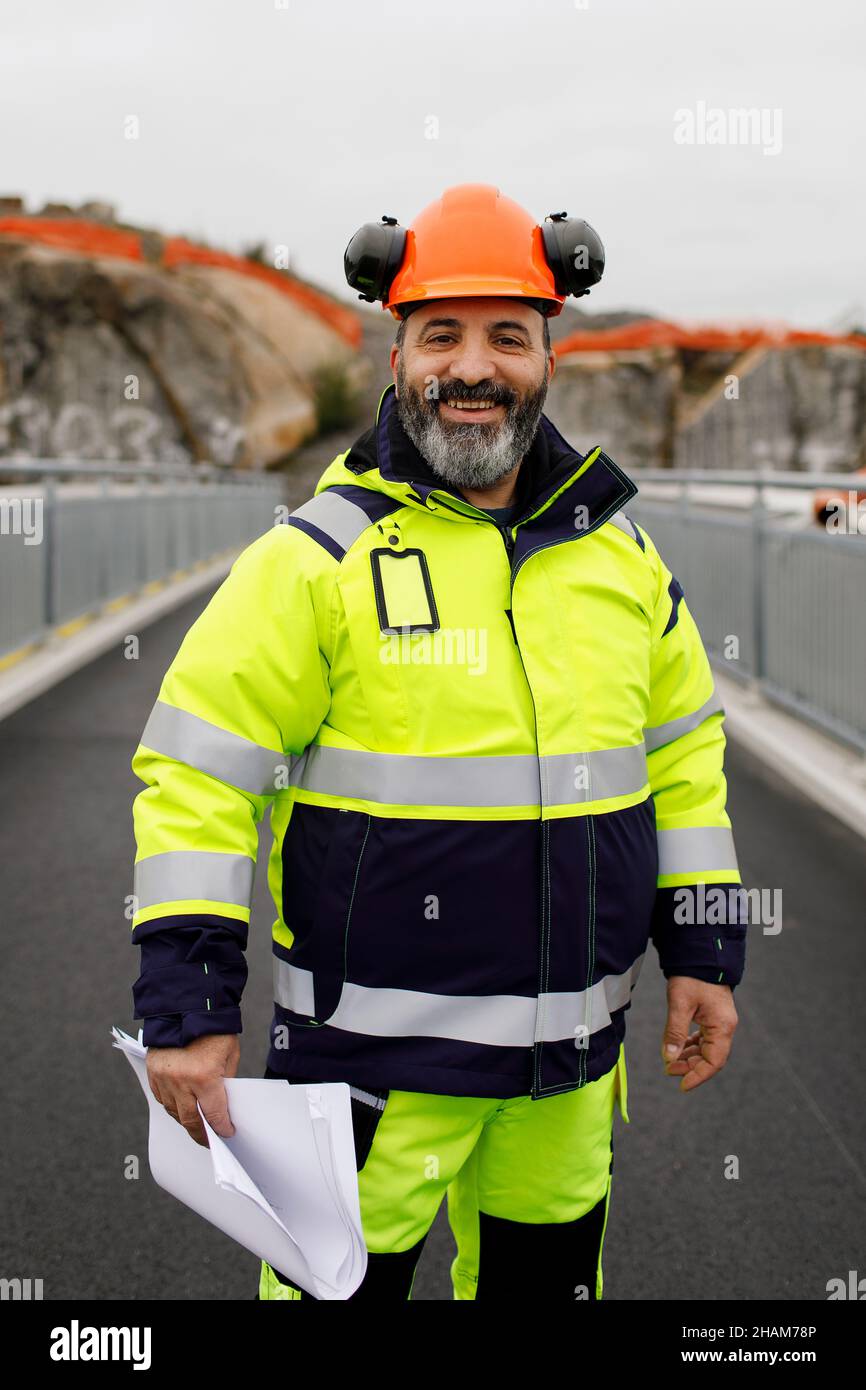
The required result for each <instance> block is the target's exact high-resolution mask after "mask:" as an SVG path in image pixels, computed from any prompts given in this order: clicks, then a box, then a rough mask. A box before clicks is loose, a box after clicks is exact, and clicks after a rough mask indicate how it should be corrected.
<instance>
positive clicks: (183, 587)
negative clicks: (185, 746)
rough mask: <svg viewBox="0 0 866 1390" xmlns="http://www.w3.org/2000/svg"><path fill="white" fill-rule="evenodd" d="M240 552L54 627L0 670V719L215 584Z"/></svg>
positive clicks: (227, 555) (223, 575)
mask: <svg viewBox="0 0 866 1390" xmlns="http://www.w3.org/2000/svg"><path fill="white" fill-rule="evenodd" d="M240 553H241V551H240V548H238V549H233V550H231V551H227V552H225V553H224V554H223V555H220V556H218V557H217V558H216V559H215V560H210V561H208V563H207V564H206V565H203V566H202V567H201V569H196V570H195V571H194V572H193V573H192V574H190V575H188V576H187V577H186V578H185V579H178V580H176V581H174V582H168V583H166V584H165V586H164V587H163V588H161V589H160V590H159V591H158V592H156V593H150V594H145V595H143V596H141V595H140V596H138V597H135V596H134V597H131V598H130V600H129V602H128V603H124V604H123V606H122V607H121V608H118V609H117V611H116V612H111V613H103V614H101V615H97V616H96V617H94V618H92V619H91V620H90V621H89V622H87V623H86V624H85V626H84V627H82V628H80V629H79V630H78V631H76V632H74V633H71V634H70V635H68V636H62V635H61V634H59V633H56V634H54V635H53V636H51V637H49V638H47V639H46V641H45V642H44V643H43V644H42V645H41V646H39V647H38V648H37V649H36V651H35V652H34V653H33V655H32V656H25V657H23V658H22V660H21V661H20V663H18V664H17V665H15V666H10V667H9V668H8V670H6V671H4V672H2V673H0V719H6V718H7V717H8V716H9V715H10V714H14V712H15V710H17V709H20V708H21V706H22V705H26V704H27V703H28V702H29V701H30V700H35V699H36V697H37V696H38V695H42V694H43V692H44V691H46V690H50V689H51V687H52V686H53V685H57V684H58V683H59V682H60V681H62V680H65V679H66V677H67V676H71V675H72V673H73V672H74V671H78V670H79V669H80V668H81V667H82V666H86V665H87V663H88V662H89V661H93V660H94V659H95V658H96V657H98V656H102V654H103V652H107V651H108V650H109V649H110V648H111V647H113V646H114V644H115V643H116V642H120V641H122V640H123V638H124V637H125V636H126V635H127V634H128V633H130V632H138V631H139V630H140V629H141V628H144V627H148V626H149V625H150V624H151V623H155V622H156V621H157V620H158V619H159V618H162V617H164V615H165V614H166V613H170V612H172V610H173V609H175V608H179V607H180V606H181V604H183V603H186V601H187V600H188V599H191V598H195V596H196V594H199V593H201V592H202V590H204V589H209V588H212V587H213V586H214V585H215V584H218V583H219V582H220V581H221V580H222V579H224V578H225V576H226V575H227V574H228V572H229V570H230V569H231V567H232V564H233V563H234V561H235V560H236V558H237V556H238V555H239V554H240Z"/></svg>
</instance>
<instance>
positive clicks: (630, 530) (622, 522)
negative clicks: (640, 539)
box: [608, 512, 637, 540]
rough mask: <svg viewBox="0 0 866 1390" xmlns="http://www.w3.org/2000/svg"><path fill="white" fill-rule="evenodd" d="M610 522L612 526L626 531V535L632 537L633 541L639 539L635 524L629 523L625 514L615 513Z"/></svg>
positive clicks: (609, 518) (610, 517)
mask: <svg viewBox="0 0 866 1390" xmlns="http://www.w3.org/2000/svg"><path fill="white" fill-rule="evenodd" d="M608 521H609V522H610V523H611V525H612V526H618V527H619V529H620V530H621V531H625V533H626V535H627V536H630V537H631V539H632V540H636V539H637V532H636V531H635V529H634V523H633V522H631V521H629V519H628V517H627V516H626V514H625V512H614V514H613V516H609V517H608Z"/></svg>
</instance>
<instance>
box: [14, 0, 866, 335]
mask: <svg viewBox="0 0 866 1390" xmlns="http://www.w3.org/2000/svg"><path fill="white" fill-rule="evenodd" d="M283 2H284V0H171V3H169V0H136V3H134V4H133V3H131V0H72V3H70V0H39V3H36V4H34V3H33V0H0V22H2V45H0V107H2V134H3V142H2V147H0V153H2V164H0V168H2V174H0V179H2V181H3V184H4V185H5V188H0V192H3V191H5V192H8V193H21V194H23V195H25V196H26V198H27V200H28V203H29V204H30V205H31V206H32V205H33V204H34V203H36V204H38V203H41V201H43V200H45V199H48V198H50V199H54V200H58V201H66V202H74V203H77V202H80V201H81V200H83V199H85V198H87V197H98V198H102V199H105V200H107V201H109V202H113V203H114V204H115V205H116V206H117V209H118V212H119V215H120V216H121V217H123V218H124V219H127V220H130V221H133V222H141V223H143V224H146V225H150V226H156V227H159V228H160V229H162V230H165V231H167V232H182V233H185V234H187V235H191V236H197V235H198V236H202V237H205V238H207V240H209V241H210V242H212V243H214V244H218V245H222V246H225V247H226V248H227V249H229V250H240V249H241V248H242V247H243V246H246V245H249V244H250V243H252V242H254V241H258V240H264V241H266V242H267V243H268V244H269V245H270V244H287V245H288V246H289V247H290V250H291V254H292V260H293V267H294V268H295V269H296V270H297V271H298V272H299V273H300V274H308V275H309V276H310V277H311V278H313V279H314V280H317V281H318V282H320V283H322V284H324V285H327V286H328V287H329V288H331V289H333V290H335V291H338V292H343V291H345V293H346V295H347V296H351V294H352V292H351V291H350V290H349V289H348V287H347V286H346V285H345V281H344V280H343V270H342V258H343V251H344V249H345V246H346V242H347V241H348V239H349V237H350V236H351V234H352V233H353V232H354V230H355V229H356V227H357V226H358V225H360V224H361V223H362V222H365V221H376V220H378V218H379V217H380V216H381V215H382V213H388V214H390V215H393V216H396V217H397V218H398V219H399V220H400V222H402V223H403V224H404V225H405V224H408V223H410V222H411V219H412V217H413V215H414V214H415V213H416V212H418V211H419V210H420V209H421V208H422V207H424V206H425V205H426V204H427V203H428V202H430V201H432V199H434V198H435V197H437V196H438V195H439V194H440V193H441V192H442V190H443V189H444V188H446V187H448V186H449V185H450V184H454V183H463V182H468V181H473V182H484V183H494V184H496V185H497V186H498V187H499V188H500V189H501V190H502V191H503V192H504V193H507V194H508V195H509V196H510V197H513V198H515V199H517V200H518V201H519V202H521V203H523V204H524V205H525V206H526V207H528V208H529V209H531V210H532V212H533V213H534V214H535V215H536V216H537V217H538V218H539V219H541V218H542V217H543V216H544V215H545V214H546V213H548V212H552V211H559V210H562V209H567V210H568V212H569V213H571V214H572V215H580V216H584V217H586V218H587V219H588V220H589V221H590V222H592V223H593V225H594V226H595V227H596V229H597V230H598V231H599V233H600V234H601V236H602V239H603V240H604V243H605V246H606V249H607V256H608V268H607V272H606V275H605V279H604V282H603V285H602V286H600V287H599V288H598V289H597V290H595V291H594V292H593V294H592V295H591V297H590V298H589V299H588V300H583V301H582V304H581V306H582V307H586V308H589V309H596V310H612V309H616V308H620V307H629V308H642V309H646V310H648V311H649V312H652V313H655V314H659V315H662V316H671V317H679V318H688V319H693V320H695V319H697V320H703V319H713V318H724V319H725V320H742V319H748V320H754V319H759V318H760V319H784V320H788V321H790V322H793V323H795V324H797V325H799V326H803V327H828V326H830V325H832V324H834V323H835V322H836V321H837V320H838V319H839V318H840V316H843V315H845V314H846V313H849V312H850V311H852V310H854V309H856V308H857V306H860V310H861V316H866V313H864V311H863V307H862V306H863V305H864V303H866V286H864V254H863V246H864V216H863V213H864V175H863V170H864V164H866V159H864V148H866V143H864V105H866V104H864V101H863V71H864V58H866V6H864V5H863V4H862V0H820V3H818V4H816V3H806V0H793V3H786V2H785V0H724V3H708V0H522V2H521V3H517V0H438V3H436V4H433V5H427V4H421V3H418V2H417V0H400V3H398V2H397V0H330V3H329V0H289V2H288V7H287V8H280V4H281V3H283ZM701 104H703V110H704V111H705V112H707V113H710V112H711V111H712V110H713V109H715V110H717V111H719V112H721V113H722V118H721V119H720V118H719V117H718V116H716V117H711V116H710V115H709V114H708V115H707V118H706V119H707V120H712V121H714V122H715V127H714V130H713V131H710V132H708V131H707V126H706V124H704V126H703V133H704V134H705V135H706V134H707V133H709V134H711V135H715V136H716V137H717V140H716V143H713V144H710V143H700V142H699V141H700V135H701V133H702V129H701V116H700V112H701V109H702V108H701ZM741 108H749V109H751V108H754V109H755V110H757V111H762V112H764V116H763V120H764V122H765V124H764V127H763V132H762V134H761V135H760V138H759V139H758V140H757V141H756V142H752V143H748V144H744V143H740V142H739V141H740V139H741V136H740V134H739V128H738V127H737V126H736V125H734V124H733V123H732V122H731V120H730V119H729V117H728V115H727V113H728V112H730V111H732V110H736V109H741ZM677 112H680V113H682V112H689V113H691V117H692V118H693V119H694V122H695V125H694V129H693V131H692V134H693V137H694V143H679V142H678V139H677V138H675V137H676V135H677V133H678V134H679V136H680V138H682V137H683V135H686V136H687V135H688V134H689V125H688V122H689V118H688V117H683V116H682V115H680V116H679V117H677V116H676V113H677ZM777 113H780V114H777ZM129 116H135V117H137V118H138V121H139V122H140V134H139V138H138V139H137V140H130V139H126V138H125V136H124V122H125V120H126V118H127V117H129ZM436 122H438V134H437V138H432V139H431V138H429V136H430V135H431V134H433V133H435V132H436V124H435V123H436ZM765 150H767V151H769V152H767V153H765Z"/></svg>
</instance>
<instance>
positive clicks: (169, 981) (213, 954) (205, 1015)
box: [132, 917, 247, 1047]
mask: <svg viewBox="0 0 866 1390" xmlns="http://www.w3.org/2000/svg"><path fill="white" fill-rule="evenodd" d="M246 937H247V924H246V923H244V922H236V921H233V920H232V919H222V920H219V919H218V920H214V919H207V918H198V917H175V918H158V919H155V920H154V921H152V922H145V923H142V924H141V925H140V926H138V927H136V928H135V930H134V931H133V933H132V941H133V944H134V945H138V946H140V947H141V974H140V975H139V977H138V979H137V980H136V982H135V984H134V985H133V987H132V996H133V1003H134V1017H135V1018H140V1019H143V1020H144V1031H143V1042H144V1045H145V1046H146V1047H184V1046H185V1045H186V1043H188V1042H192V1041H193V1039H194V1038H197V1037H204V1036H206V1035H207V1034H209V1033H240V1032H241V1031H242V1027H241V1013H240V1002H241V995H242V994H243V990H244V986H245V984H246V980H247V962H246V957H245V955H244V947H245V946H246Z"/></svg>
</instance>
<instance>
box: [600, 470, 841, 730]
mask: <svg viewBox="0 0 866 1390" xmlns="http://www.w3.org/2000/svg"><path fill="white" fill-rule="evenodd" d="M632 478H633V480H634V482H635V483H636V484H637V485H638V488H639V489H640V491H639V494H638V496H637V497H636V498H635V500H634V501H633V502H631V503H629V505H628V507H627V508H626V510H627V511H628V514H629V516H632V517H633V518H634V519H635V520H636V521H637V522H639V523H640V524H641V525H644V526H645V527H646V530H647V531H648V532H649V534H650V536H651V537H652V539H653V541H654V543H655V544H656V546H657V548H658V550H659V551H660V553H661V555H662V558H663V559H664V560H665V562H666V564H667V566H668V568H669V569H671V570H672V571H673V573H674V574H675V575H676V577H677V579H678V580H679V581H680V583H681V584H682V586H683V589H684V591H685V596H686V601H687V603H688V605H689V608H690V610H691V612H692V614H693V615H694V617H695V620H696V622H697V624H698V627H699V628H700V632H701V636H702V638H703V641H704V645H705V646H706V648H707V652H708V655H709V656H710V659H711V661H712V662H713V663H714V665H716V666H718V667H719V669H721V670H723V671H724V672H725V673H726V674H728V675H731V676H734V677H737V678H739V679H741V680H745V681H748V682H751V683H754V684H756V685H757V686H758V687H759V688H760V689H761V690H762V691H763V692H764V693H765V694H766V695H767V696H768V697H769V698H771V699H772V700H775V701H776V702H777V703H779V704H781V705H783V706H785V707H786V708H788V709H789V710H791V711H792V712H794V713H796V714H798V715H800V716H801V717H802V718H804V719H807V720H808V721H810V722H811V723H814V724H816V725H817V726H818V727H820V728H822V729H824V730H825V731H826V732H827V733H830V734H833V735H834V736H835V737H837V738H839V739H841V740H843V741H844V742H845V743H848V744H850V745H852V746H853V747H855V748H857V749H859V750H860V751H861V752H864V753H866V504H863V503H861V504H860V507H859V510H858V508H857V505H856V502H857V498H856V489H857V488H858V487H859V488H861V489H863V488H864V487H866V482H864V478H863V477H862V475H861V476H859V477H858V476H856V475H854V474H850V473H844V474H840V473H833V474H815V473H780V472H774V473H772V474H769V473H767V472H763V471H761V472H758V473H755V472H740V471H738V472H732V471H716V470H715V469H714V470H712V471H711V472H697V471H693V470H688V471H682V472H680V471H679V470H672V471H671V470H663V469H647V470H637V469H635V470H634V471H633V473H632ZM826 488H831V489H833V490H834V491H836V490H838V492H839V494H840V496H842V497H846V498H850V499H851V501H852V504H853V505H852V507H850V508H848V509H847V511H846V513H845V516H844V519H843V515H842V513H834V519H833V523H832V524H831V526H832V529H828V528H826V527H824V526H821V525H819V524H818V523H817V522H816V521H815V518H814V515H813V510H812V505H811V501H812V499H811V496H810V494H811V493H813V492H815V491H818V490H823V489H826ZM852 494H853V495H852ZM858 528H859V529H858Z"/></svg>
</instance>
